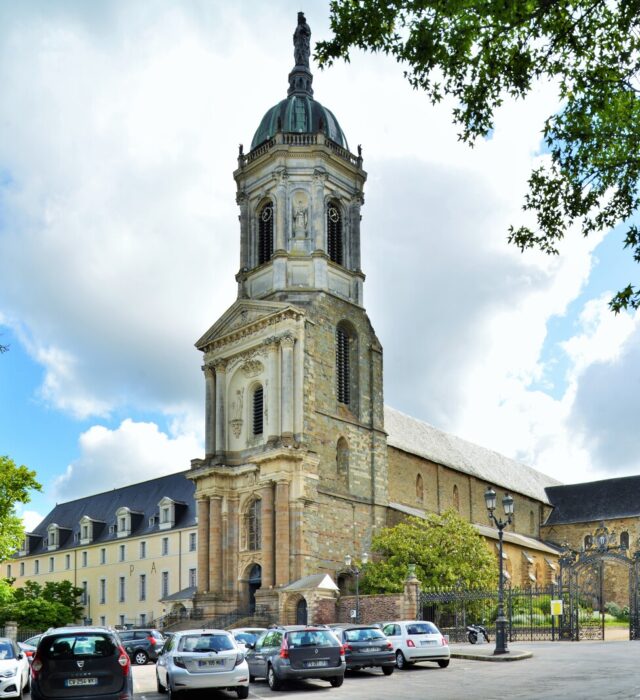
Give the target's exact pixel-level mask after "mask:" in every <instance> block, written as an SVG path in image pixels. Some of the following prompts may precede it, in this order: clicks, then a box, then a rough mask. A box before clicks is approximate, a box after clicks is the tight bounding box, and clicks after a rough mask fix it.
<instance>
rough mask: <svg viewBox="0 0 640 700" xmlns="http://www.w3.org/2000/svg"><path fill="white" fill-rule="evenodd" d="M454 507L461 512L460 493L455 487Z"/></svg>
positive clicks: (454, 486)
mask: <svg viewBox="0 0 640 700" xmlns="http://www.w3.org/2000/svg"><path fill="white" fill-rule="evenodd" d="M453 507H454V508H455V509H456V510H457V511H458V513H459V512H460V493H459V492H458V487H457V486H456V485H455V484H454V485H453Z"/></svg>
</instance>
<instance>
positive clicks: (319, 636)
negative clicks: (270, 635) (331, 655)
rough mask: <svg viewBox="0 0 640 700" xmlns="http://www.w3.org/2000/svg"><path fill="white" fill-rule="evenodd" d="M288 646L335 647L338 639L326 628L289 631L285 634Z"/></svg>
mask: <svg viewBox="0 0 640 700" xmlns="http://www.w3.org/2000/svg"><path fill="white" fill-rule="evenodd" d="M287 643H288V645H289V647H292V648H293V647H312V646H313V647H335V646H337V645H338V643H339V642H338V640H337V639H336V638H335V637H334V636H333V634H331V632H329V631H328V630H300V631H299V632H289V634H288V636H287Z"/></svg>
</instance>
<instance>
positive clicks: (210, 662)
mask: <svg viewBox="0 0 640 700" xmlns="http://www.w3.org/2000/svg"><path fill="white" fill-rule="evenodd" d="M198 666H199V667H200V668H207V667H209V668H210V667H211V666H224V660H223V659H205V660H202V659H201V660H199V661H198Z"/></svg>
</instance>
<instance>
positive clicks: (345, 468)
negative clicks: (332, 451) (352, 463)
mask: <svg viewBox="0 0 640 700" xmlns="http://www.w3.org/2000/svg"><path fill="white" fill-rule="evenodd" d="M336 468H337V470H338V476H339V477H340V478H341V479H344V480H348V478H349V444H348V443H347V441H346V440H345V439H344V438H343V437H341V438H339V439H338V444H337V446H336Z"/></svg>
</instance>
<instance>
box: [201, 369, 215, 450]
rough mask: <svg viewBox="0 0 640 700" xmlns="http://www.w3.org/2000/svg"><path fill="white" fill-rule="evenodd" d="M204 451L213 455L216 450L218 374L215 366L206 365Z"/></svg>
mask: <svg viewBox="0 0 640 700" xmlns="http://www.w3.org/2000/svg"><path fill="white" fill-rule="evenodd" d="M204 380H205V395H204V422H205V425H204V451H205V455H206V456H207V457H213V455H214V454H215V451H216V423H215V421H216V376H215V372H214V370H213V367H210V366H208V365H207V366H206V367H204Z"/></svg>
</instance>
